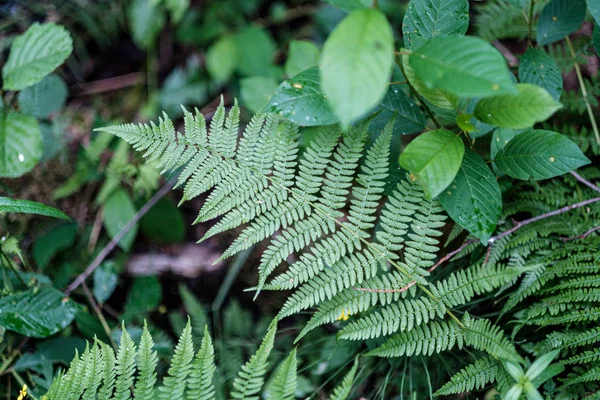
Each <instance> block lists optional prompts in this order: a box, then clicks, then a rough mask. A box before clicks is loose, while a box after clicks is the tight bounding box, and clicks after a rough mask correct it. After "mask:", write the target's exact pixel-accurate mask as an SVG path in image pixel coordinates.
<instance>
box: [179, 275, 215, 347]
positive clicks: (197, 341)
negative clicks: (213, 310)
mask: <svg viewBox="0 0 600 400" xmlns="http://www.w3.org/2000/svg"><path fill="white" fill-rule="evenodd" d="M179 296H181V301H182V302H183V307H184V308H185V312H186V313H187V314H188V315H189V317H190V322H191V326H192V341H193V343H194V348H200V345H201V344H202V342H203V340H204V337H203V336H202V333H201V332H204V328H205V326H206V324H207V323H208V318H207V316H206V311H205V310H204V306H202V303H200V302H199V301H198V299H197V298H196V296H194V295H193V294H192V292H191V291H190V290H189V289H188V288H187V286H185V285H179Z"/></svg>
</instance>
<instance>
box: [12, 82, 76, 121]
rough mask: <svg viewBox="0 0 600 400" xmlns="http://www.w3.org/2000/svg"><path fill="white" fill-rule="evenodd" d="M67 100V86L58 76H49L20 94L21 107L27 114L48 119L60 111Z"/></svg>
mask: <svg viewBox="0 0 600 400" xmlns="http://www.w3.org/2000/svg"><path fill="white" fill-rule="evenodd" d="M66 99H67V85H66V83H65V81H63V80H62V78H61V77H60V76H58V75H54V74H52V75H48V76H47V77H45V78H44V79H42V80H41V81H40V82H38V83H36V84H35V85H33V86H30V87H28V88H25V89H24V90H23V91H22V92H20V93H19V107H21V111H22V112H23V113H25V114H30V115H33V116H34V117H37V118H46V117H48V116H49V115H50V114H52V113H53V112H55V111H58V110H59V109H60V108H61V107H62V106H64V104H65V100H66Z"/></svg>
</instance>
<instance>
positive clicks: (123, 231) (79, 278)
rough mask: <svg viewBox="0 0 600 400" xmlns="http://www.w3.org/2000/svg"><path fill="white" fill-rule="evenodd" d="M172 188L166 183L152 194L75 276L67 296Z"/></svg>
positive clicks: (66, 293)
mask: <svg viewBox="0 0 600 400" xmlns="http://www.w3.org/2000/svg"><path fill="white" fill-rule="evenodd" d="M172 188H173V182H168V183H166V184H165V185H164V186H163V187H162V188H160V190H159V191H158V192H156V193H155V194H154V196H152V198H151V199H150V200H148V202H147V203H146V204H144V206H143V207H142V208H140V209H139V211H138V212H137V213H135V215H134V216H133V218H131V219H130V220H129V222H127V224H126V225H125V226H124V227H123V229H121V230H120V231H119V233H117V234H116V235H115V237H114V238H112V240H111V241H110V242H108V244H107V245H106V246H105V247H104V248H103V249H102V251H100V253H98V255H97V256H96V258H94V260H93V261H92V262H91V264H90V265H88V266H87V268H86V269H85V270H84V271H83V272H82V273H81V274H79V276H77V278H75V280H74V281H73V282H72V283H71V284H70V285H69V286H68V287H67V289H66V290H65V295H66V296H69V295H70V294H71V293H72V292H73V290H75V289H77V288H78V287H79V286H80V285H81V284H82V283H83V282H84V281H85V280H86V279H87V277H88V276H90V275H91V274H92V272H94V270H95V269H96V268H98V266H100V263H102V261H104V259H105V258H106V256H108V255H109V254H110V252H111V251H113V249H114V248H115V247H116V246H117V244H118V243H119V242H120V241H121V239H123V236H125V235H126V234H127V232H129V231H130V230H131V229H132V228H133V227H134V226H135V224H137V222H138V221H139V220H140V219H142V217H143V216H144V215H146V213H147V212H148V211H150V209H151V208H152V207H153V206H154V205H155V204H156V203H157V202H158V201H159V200H160V199H162V198H163V197H164V196H165V195H166V194H167V193H169V191H170V190H171V189H172Z"/></svg>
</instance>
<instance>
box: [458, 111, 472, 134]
mask: <svg viewBox="0 0 600 400" xmlns="http://www.w3.org/2000/svg"><path fill="white" fill-rule="evenodd" d="M471 119H473V114H458V115H457V116H456V125H458V127H459V128H460V129H462V130H463V131H465V132H468V133H471V132H475V130H476V129H477V128H475V125H473V124H472V123H471Z"/></svg>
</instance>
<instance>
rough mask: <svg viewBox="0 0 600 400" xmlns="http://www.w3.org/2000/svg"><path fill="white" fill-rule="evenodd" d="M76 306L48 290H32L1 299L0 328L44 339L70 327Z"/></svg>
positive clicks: (60, 295) (56, 291) (53, 291)
mask: <svg viewBox="0 0 600 400" xmlns="http://www.w3.org/2000/svg"><path fill="white" fill-rule="evenodd" d="M74 318H75V303H74V302H73V301H72V300H70V299H69V298H66V297H65V295H64V294H63V293H62V292H59V291H58V290H56V289H54V288H50V287H44V288H41V289H31V290H28V291H26V292H22V293H17V294H13V295H10V296H5V297H3V298H1V299H0V326H2V327H4V328H6V329H10V330H11V331H15V332H18V333H20V334H21V335H25V336H31V337H36V338H45V337H48V336H50V335H53V334H55V333H56V332H59V331H61V330H62V329H64V328H66V327H67V326H69V324H70V323H71V322H72V321H73V319H74Z"/></svg>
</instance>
